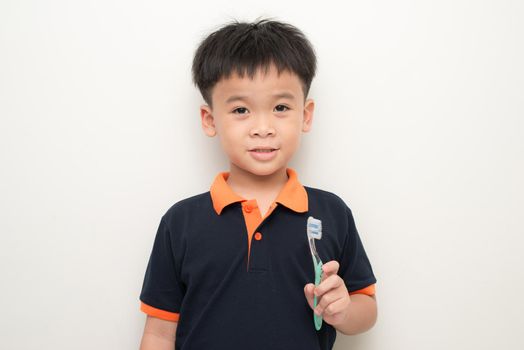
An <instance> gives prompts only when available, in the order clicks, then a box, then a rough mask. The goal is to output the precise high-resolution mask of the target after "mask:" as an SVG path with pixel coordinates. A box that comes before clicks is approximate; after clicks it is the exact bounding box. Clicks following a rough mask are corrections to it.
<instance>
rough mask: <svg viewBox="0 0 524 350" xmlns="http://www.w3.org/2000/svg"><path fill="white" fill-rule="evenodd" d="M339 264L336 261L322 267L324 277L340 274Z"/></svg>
mask: <svg viewBox="0 0 524 350" xmlns="http://www.w3.org/2000/svg"><path fill="white" fill-rule="evenodd" d="M339 266H340V265H339V263H338V262H337V261H336V260H331V261H328V262H327V263H325V264H324V265H322V271H323V277H324V279H325V278H328V277H329V276H332V275H336V274H337V273H338V268H339Z"/></svg>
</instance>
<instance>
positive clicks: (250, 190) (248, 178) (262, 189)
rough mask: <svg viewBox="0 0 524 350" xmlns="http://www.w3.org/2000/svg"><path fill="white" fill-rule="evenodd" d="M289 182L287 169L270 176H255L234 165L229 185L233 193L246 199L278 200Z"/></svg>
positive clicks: (229, 177)
mask: <svg viewBox="0 0 524 350" xmlns="http://www.w3.org/2000/svg"><path fill="white" fill-rule="evenodd" d="M287 180H288V176H287V172H286V167H283V168H281V169H279V170H277V171H275V172H274V173H273V174H270V175H262V176H260V175H255V174H253V173H250V172H248V171H245V170H243V169H241V168H239V167H237V166H235V165H234V164H231V165H230V170H229V176H228V178H227V180H226V182H227V184H228V185H229V187H231V189H232V190H233V192H235V193H236V194H238V195H240V196H241V197H243V198H245V199H252V198H259V197H261V196H262V197H265V196H271V197H273V198H276V196H277V195H278V193H279V192H280V190H281V189H282V188H283V187H284V185H285V184H286V182H287Z"/></svg>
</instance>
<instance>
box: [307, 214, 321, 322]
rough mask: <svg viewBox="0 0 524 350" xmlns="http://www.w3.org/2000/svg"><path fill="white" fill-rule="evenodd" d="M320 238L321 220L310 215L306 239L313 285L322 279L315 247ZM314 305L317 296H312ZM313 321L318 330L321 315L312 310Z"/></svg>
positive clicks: (315, 305)
mask: <svg viewBox="0 0 524 350" xmlns="http://www.w3.org/2000/svg"><path fill="white" fill-rule="evenodd" d="M321 238H322V222H321V221H320V220H318V219H315V218H314V217H312V216H310V217H308V218H307V239H308V242H309V250H310V251H311V257H312V258H313V266H314V267H315V286H318V285H319V284H320V281H321V279H322V260H320V256H318V253H317V248H316V247H315V239H321ZM313 304H314V307H315V308H316V307H317V297H316V295H315V296H314V298H313ZM313 321H314V323H315V329H316V330H317V331H318V330H320V327H322V316H318V315H317V314H315V312H313Z"/></svg>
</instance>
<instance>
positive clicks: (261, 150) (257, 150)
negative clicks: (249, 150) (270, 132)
mask: <svg viewBox="0 0 524 350" xmlns="http://www.w3.org/2000/svg"><path fill="white" fill-rule="evenodd" d="M271 151H272V150H270V149H256V150H255V152H271Z"/></svg>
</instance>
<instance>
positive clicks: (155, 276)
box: [140, 168, 376, 350]
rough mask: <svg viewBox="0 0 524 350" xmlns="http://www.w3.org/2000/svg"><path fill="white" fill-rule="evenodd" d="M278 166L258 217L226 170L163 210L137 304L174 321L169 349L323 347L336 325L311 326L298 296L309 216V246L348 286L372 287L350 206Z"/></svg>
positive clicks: (304, 276) (307, 266)
mask: <svg viewBox="0 0 524 350" xmlns="http://www.w3.org/2000/svg"><path fill="white" fill-rule="evenodd" d="M286 171H287V175H288V181H287V183H286V184H285V185H284V187H283V189H282V190H281V192H280V193H279V195H278V196H277V198H276V199H275V201H274V202H273V203H272V205H271V206H270V208H269V210H268V212H267V213H266V214H265V215H264V216H263V217H262V216H261V213H260V211H259V209H258V206H257V203H256V200H255V199H251V200H248V199H245V198H242V197H240V196H239V195H237V194H236V193H235V192H233V191H232V189H231V188H230V187H229V185H228V184H227V182H226V180H227V178H228V176H229V173H228V172H221V173H219V174H218V175H217V176H216V177H215V180H214V182H213V184H212V186H211V189H210V191H208V192H205V193H201V194H198V195H195V196H193V197H190V198H186V199H183V200H181V201H179V202H177V203H175V204H174V205H173V206H172V207H171V208H169V210H167V212H166V213H165V214H164V215H163V216H162V219H161V220H160V224H159V227H158V231H157V233H156V237H155V241H154V244H153V249H152V253H151V256H150V259H149V263H148V266H147V270H146V274H145V278H144V283H143V287H142V292H141V294H140V301H141V310H142V311H144V312H145V313H147V314H148V315H151V316H154V317H158V318H161V319H164V320H170V321H174V322H178V325H177V331H176V342H175V349H180V350H185V349H205V350H207V349H228V350H230V349H252V350H257V349H264V350H268V349H285V350H289V349H300V350H319V349H323V350H324V349H326V350H327V349H331V348H332V347H333V344H334V342H335V337H336V330H335V328H333V327H332V326H331V325H329V324H327V323H326V322H324V323H323V325H322V328H321V329H320V331H316V330H315V327H314V323H313V311H312V310H311V308H310V307H309V305H308V303H307V300H306V298H305V296H304V286H305V285H306V284H307V283H312V282H314V276H315V273H314V267H313V261H312V258H311V253H310V250H309V245H308V239H307V234H306V222H307V218H308V217H309V216H313V217H315V218H317V219H320V220H322V239H321V240H319V241H316V242H315V243H316V247H317V251H318V253H319V255H320V258H321V259H322V261H323V262H328V261H330V260H336V261H338V262H339V264H340V267H339V271H338V274H339V276H341V278H342V279H343V280H344V281H345V283H346V286H347V288H348V291H349V293H350V294H354V293H363V294H368V295H373V294H374V293H375V283H376V278H375V276H374V274H373V270H372V267H371V264H370V262H369V259H368V257H367V255H366V252H365V250H364V247H363V245H362V241H361V239H360V237H359V234H358V232H357V229H356V226H355V221H354V219H353V216H352V213H351V210H350V209H349V207H348V206H347V205H346V204H345V203H344V201H343V200H342V199H341V198H340V197H338V196H337V195H335V194H333V193H331V192H327V191H323V190H320V189H316V188H312V187H307V186H302V185H301V184H300V182H299V181H298V177H297V174H296V172H295V171H294V170H293V169H291V168H287V169H286Z"/></svg>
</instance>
